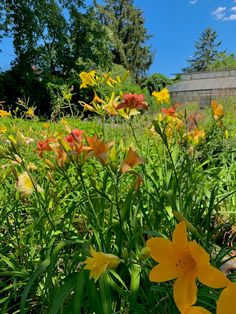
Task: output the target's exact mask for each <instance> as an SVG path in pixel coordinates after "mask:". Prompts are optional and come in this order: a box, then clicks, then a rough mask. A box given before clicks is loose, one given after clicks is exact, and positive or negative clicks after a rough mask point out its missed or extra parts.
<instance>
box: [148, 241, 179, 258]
mask: <svg viewBox="0 0 236 314" xmlns="http://www.w3.org/2000/svg"><path fill="white" fill-rule="evenodd" d="M147 247H148V248H149V249H150V250H151V254H150V255H151V257H152V258H153V259H154V260H155V261H156V262H159V263H160V262H161V261H163V262H164V261H169V260H172V257H173V256H172V255H173V245H172V243H171V241H170V240H168V239H163V238H152V239H150V240H148V241H147Z"/></svg>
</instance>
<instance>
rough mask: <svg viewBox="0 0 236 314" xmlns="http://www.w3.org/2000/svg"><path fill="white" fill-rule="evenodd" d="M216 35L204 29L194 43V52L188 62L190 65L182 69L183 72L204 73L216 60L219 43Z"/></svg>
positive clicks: (210, 30) (210, 29)
mask: <svg viewBox="0 0 236 314" xmlns="http://www.w3.org/2000/svg"><path fill="white" fill-rule="evenodd" d="M217 37H218V34H217V33H216V31H214V30H213V29H212V28H210V27H208V28H206V29H205V30H204V31H203V32H202V33H201V36H200V38H199V40H198V41H197V42H196V43H195V48H196V51H195V52H194V55H193V58H192V59H190V60H188V62H189V63H190V65H189V66H188V67H186V68H184V69H183V71H184V72H199V71H206V70H207V68H208V67H209V66H210V65H211V64H212V63H213V62H214V61H215V60H216V59H217V57H218V55H219V52H218V47H219V46H220V44H221V41H216V40H217Z"/></svg>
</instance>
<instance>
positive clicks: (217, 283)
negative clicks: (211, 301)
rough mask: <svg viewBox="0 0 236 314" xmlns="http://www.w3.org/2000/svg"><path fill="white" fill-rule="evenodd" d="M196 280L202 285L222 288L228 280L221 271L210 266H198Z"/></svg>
mask: <svg viewBox="0 0 236 314" xmlns="http://www.w3.org/2000/svg"><path fill="white" fill-rule="evenodd" d="M197 277H198V280H199V281H201V283H203V284H204V285H206V286H208V287H211V288H224V287H226V286H227V285H228V284H229V283H230V281H229V279H228V278H227V277H226V276H225V274H224V273H222V271H220V270H219V269H217V268H215V267H213V266H211V265H210V264H209V265H207V266H204V267H199V268H198V270H197Z"/></svg>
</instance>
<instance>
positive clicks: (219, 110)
mask: <svg viewBox="0 0 236 314" xmlns="http://www.w3.org/2000/svg"><path fill="white" fill-rule="evenodd" d="M211 108H212V111H213V117H214V119H215V120H219V119H220V118H222V117H223V116H224V114H225V113H224V108H223V106H222V105H218V104H217V101H216V100H212V102H211Z"/></svg>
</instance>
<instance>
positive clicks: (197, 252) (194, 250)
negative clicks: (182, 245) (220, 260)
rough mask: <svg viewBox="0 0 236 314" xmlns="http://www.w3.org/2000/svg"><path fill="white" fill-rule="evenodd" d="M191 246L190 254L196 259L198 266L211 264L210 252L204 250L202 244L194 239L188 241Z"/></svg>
mask: <svg viewBox="0 0 236 314" xmlns="http://www.w3.org/2000/svg"><path fill="white" fill-rule="evenodd" d="M188 245H189V248H190V254H191V255H192V257H193V259H194V260H195V262H196V264H197V266H198V267H202V266H206V265H208V264H209V260H210V257H209V254H208V253H207V252H206V251H205V250H204V248H203V247H201V245H199V244H198V243H197V242H196V241H192V242H189V243H188Z"/></svg>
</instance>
